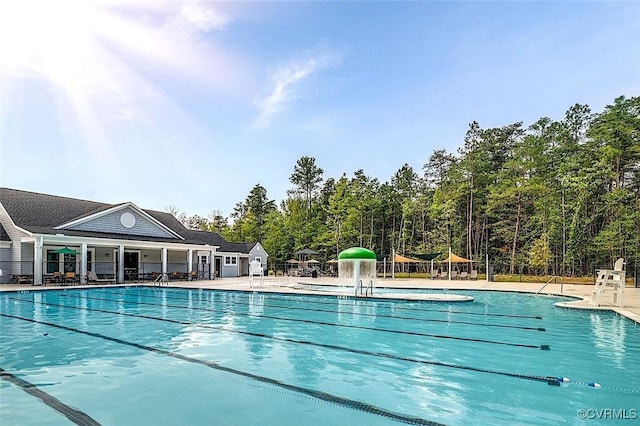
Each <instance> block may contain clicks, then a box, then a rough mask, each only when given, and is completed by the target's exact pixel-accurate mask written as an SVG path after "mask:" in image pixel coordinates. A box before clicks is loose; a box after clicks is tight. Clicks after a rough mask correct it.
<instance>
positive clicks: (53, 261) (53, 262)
mask: <svg viewBox="0 0 640 426" xmlns="http://www.w3.org/2000/svg"><path fill="white" fill-rule="evenodd" d="M59 262H60V254H58V253H54V252H53V250H47V274H53V273H54V272H59V271H60V263H59Z"/></svg>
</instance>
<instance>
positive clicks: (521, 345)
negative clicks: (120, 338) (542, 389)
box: [9, 297, 551, 351]
mask: <svg viewBox="0 0 640 426" xmlns="http://www.w3.org/2000/svg"><path fill="white" fill-rule="evenodd" d="M9 299H11V300H20V301H22V302H28V303H34V304H42V305H49V306H59V307H62V308H70V309H83V310H86V311H94V312H102V313H105V314H116V315H125V316H129V315H131V316H137V317H139V318H150V319H157V320H161V321H164V320H165V319H164V318H158V317H151V316H146V315H137V314H128V313H124V312H116V311H108V310H105V309H100V308H86V307H78V306H70V305H63V304H59V303H50V302H34V301H31V300H25V299H19V298H14V297H9ZM114 302H120V301H118V300H114ZM121 303H128V304H138V302H134V301H131V302H125V301H122V302H121ZM158 306H163V305H158ZM164 306H166V305H164ZM176 308H178V309H187V310H188V309H193V308H189V307H188V306H184V307H182V306H176ZM214 312H215V311H214ZM221 312H222V311H221ZM250 315H253V314H247V316H250ZM254 316H256V317H259V318H266V319H274V320H280V321H291V322H301V323H305V324H318V325H327V326H330V327H340V328H352V329H356V330H368V331H380V332H383V333H393V334H406V335H409V336H422V337H433V338H435V339H450V340H460V341H465V342H475V343H488V344H493V345H503V346H513V347H519V348H529V349H541V350H544V351H548V350H550V349H551V348H550V346H549V345H530V344H527V343H510V342H500V341H497V340H488V339H474V338H471V337H459V336H448V335H446V334H431V333H422V332H419V331H403V330H391V329H387V328H375V327H366V326H363V325H349V324H338V323H332V322H325V321H314V320H307V319H302V318H284V317H274V316H270V315H254ZM176 322H177V323H179V324H182V322H181V321H176ZM184 324H185V325H193V324H194V323H190V322H185V323H184Z"/></svg>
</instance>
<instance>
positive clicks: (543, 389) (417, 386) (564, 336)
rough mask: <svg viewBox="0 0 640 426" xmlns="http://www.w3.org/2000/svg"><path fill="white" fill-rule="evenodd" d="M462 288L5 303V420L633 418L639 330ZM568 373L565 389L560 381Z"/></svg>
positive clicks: (139, 293)
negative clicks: (386, 294) (435, 297)
mask: <svg viewBox="0 0 640 426" xmlns="http://www.w3.org/2000/svg"><path fill="white" fill-rule="evenodd" d="M456 293H461V294H469V295H473V296H474V298H475V301H474V302H472V303H463V304H451V305H448V304H442V303H427V302H404V301H386V300H362V299H358V300H354V299H352V298H349V297H335V296H316V295H284V294H271V293H258V292H231V291H211V290H189V289H171V288H157V287H156V288H154V287H128V288H114V287H111V288H102V289H91V290H81V289H67V290H59V291H58V290H56V291H31V292H19V293H18V292H11V293H2V294H0V324H1V329H2V338H1V345H0V368H2V379H3V380H1V381H0V423H1V424H3V425H5V424H7V425H12V424H20V425H39V424H42V425H44V424H47V425H48V424H65V422H66V423H68V424H73V423H76V424H104V425H125V424H126V425H129V424H132V425H133V424H135V425H160V424H166V425H174V424H189V425H197V424H203V425H210V424H225V425H251V424H262V425H264V424H278V425H283V426H289V425H300V424H304V425H305V426H311V425H329V424H340V425H383V424H396V423H398V422H402V423H408V424H448V425H466V424H505V425H507V424H509V425H512V424H540V425H549V424H583V422H584V420H583V419H582V418H581V417H587V418H596V416H600V417H599V418H601V417H602V416H603V415H606V413H605V412H604V411H602V410H611V411H610V412H609V413H610V416H611V417H613V416H614V415H615V416H616V417H617V418H618V420H619V421H620V422H625V421H626V424H628V423H629V422H628V419H630V418H634V417H637V414H636V413H637V410H638V409H640V407H639V405H640V403H639V402H638V401H640V393H639V389H640V383H639V379H638V377H640V362H638V360H639V359H640V329H639V328H638V327H637V326H636V325H635V323H633V322H631V321H629V320H626V319H624V318H622V317H619V316H617V315H615V314H611V313H607V312H601V313H593V312H586V311H574V310H567V309H561V308H555V307H554V306H553V303H554V302H556V301H558V300H562V299H559V298H550V297H535V296H531V295H522V294H512V293H499V292H469V291H465V292H462V291H461V292H458V291H456ZM563 376H564V377H568V378H569V379H571V382H569V383H565V384H562V385H561V386H557V385H559V384H560V383H559V382H558V381H557V378H558V377H563ZM591 382H597V383H599V384H600V388H594V387H592V386H589V385H588V384H589V383H591ZM43 402H44V403H43ZM581 410H583V411H581ZM588 410H590V411H588ZM594 410H601V411H594ZM65 416H66V417H65ZM589 416H590V417H589ZM622 424H624V423H622Z"/></svg>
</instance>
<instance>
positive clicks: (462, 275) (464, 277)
mask: <svg viewBox="0 0 640 426" xmlns="http://www.w3.org/2000/svg"><path fill="white" fill-rule="evenodd" d="M468 275H469V273H468V272H467V271H462V272H460V279H461V280H466V279H467V276H468Z"/></svg>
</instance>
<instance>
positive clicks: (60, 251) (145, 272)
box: [0, 235, 218, 285]
mask: <svg viewBox="0 0 640 426" xmlns="http://www.w3.org/2000/svg"><path fill="white" fill-rule="evenodd" d="M13 245H14V246H16V245H17V246H18V247H12V250H13V252H14V253H16V252H18V253H19V257H18V260H14V261H12V262H4V263H5V264H4V265H3V266H2V269H3V270H4V273H3V276H2V277H0V278H2V280H3V282H15V283H30V284H33V285H42V284H44V285H46V284H49V283H55V284H86V283H93V282H112V283H126V282H142V281H153V280H155V279H156V278H157V277H158V276H159V275H160V274H167V276H168V278H169V280H172V281H176V280H185V281H187V280H189V281H190V280H208V279H214V278H215V276H216V270H215V257H216V250H217V248H218V247H217V246H209V245H202V246H195V245H189V244H184V243H161V242H146V241H123V240H105V239H87V238H81V237H65V236H63V235H40V236H34V237H25V238H22V239H21V241H20V242H19V244H16V242H15V241H14V242H13ZM14 259H16V256H14Z"/></svg>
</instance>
